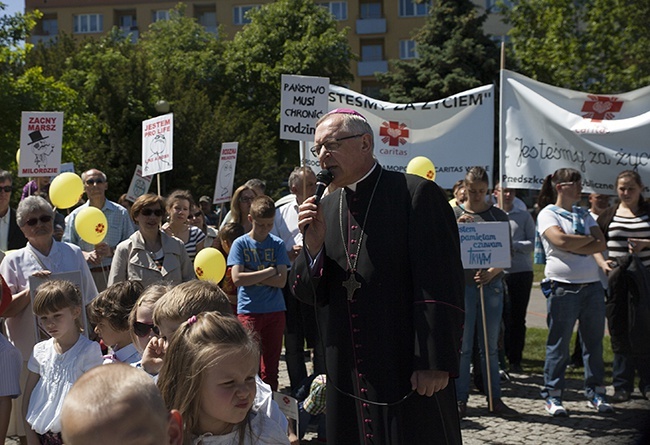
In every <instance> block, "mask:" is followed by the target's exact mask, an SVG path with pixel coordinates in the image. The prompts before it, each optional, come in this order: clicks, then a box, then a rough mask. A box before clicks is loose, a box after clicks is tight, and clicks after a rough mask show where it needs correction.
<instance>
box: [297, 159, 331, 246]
mask: <svg viewBox="0 0 650 445" xmlns="http://www.w3.org/2000/svg"><path fill="white" fill-rule="evenodd" d="M332 179H334V175H332V172H331V171H329V170H327V169H324V170H321V171H320V172H319V173H318V174H317V175H316V192H315V193H314V196H315V197H316V200H315V201H314V204H316V205H318V204H320V200H321V198H322V197H323V193H325V189H326V188H327V186H328V185H330V183H331V182H332ZM308 228H309V224H307V225H306V226H305V229H304V230H303V231H302V233H303V235H304V234H305V233H307V229H308Z"/></svg>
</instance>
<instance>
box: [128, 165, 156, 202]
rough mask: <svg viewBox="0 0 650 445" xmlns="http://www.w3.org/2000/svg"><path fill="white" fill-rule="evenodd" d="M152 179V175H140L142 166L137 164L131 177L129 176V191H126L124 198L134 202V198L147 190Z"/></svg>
mask: <svg viewBox="0 0 650 445" xmlns="http://www.w3.org/2000/svg"><path fill="white" fill-rule="evenodd" d="M152 180H153V176H142V166H141V165H137V166H136V167H135V171H134V172H133V177H132V178H131V184H130V185H129V191H128V192H126V199H128V200H129V201H131V202H135V200H136V199H138V198H139V197H140V196H142V195H144V194H145V193H147V192H148V191H149V187H151V181H152Z"/></svg>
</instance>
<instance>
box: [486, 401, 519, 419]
mask: <svg viewBox="0 0 650 445" xmlns="http://www.w3.org/2000/svg"><path fill="white" fill-rule="evenodd" d="M492 414H494V415H496V416H499V417H504V418H506V419H513V418H516V417H519V413H518V412H517V411H516V410H514V409H512V408H510V407H508V406H507V405H506V404H505V403H503V400H501V399H495V400H494V403H493V404H492Z"/></svg>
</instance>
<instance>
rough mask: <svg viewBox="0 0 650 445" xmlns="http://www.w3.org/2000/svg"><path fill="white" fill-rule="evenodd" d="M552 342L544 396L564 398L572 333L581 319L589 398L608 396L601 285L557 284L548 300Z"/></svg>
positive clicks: (549, 346)
mask: <svg viewBox="0 0 650 445" xmlns="http://www.w3.org/2000/svg"><path fill="white" fill-rule="evenodd" d="M546 307H547V316H546V323H547V325H548V339H547V340H546V361H545V362H544V388H543V389H542V392H541V395H542V397H544V398H546V397H549V396H553V397H562V391H563V390H564V387H565V379H564V376H565V371H566V367H567V365H568V364H569V361H570V356H571V354H570V346H571V334H572V332H573V327H574V326H575V324H576V320H578V321H579V322H580V323H579V326H578V331H579V333H580V338H581V339H582V358H583V360H584V369H585V396H586V397H587V398H588V399H590V398H592V397H593V395H594V393H599V394H605V387H604V378H605V366H604V363H603V334H604V332H605V294H604V292H603V287H602V285H601V284H600V282H594V283H588V284H565V283H558V282H555V283H554V286H553V291H552V293H551V295H550V296H549V297H548V299H547V300H546Z"/></svg>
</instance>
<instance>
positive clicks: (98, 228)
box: [95, 223, 106, 234]
mask: <svg viewBox="0 0 650 445" xmlns="http://www.w3.org/2000/svg"><path fill="white" fill-rule="evenodd" d="M105 228H106V227H105V226H104V224H102V223H99V224H97V225H96V226H95V232H96V233H99V234H102V233H104V229H105Z"/></svg>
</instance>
